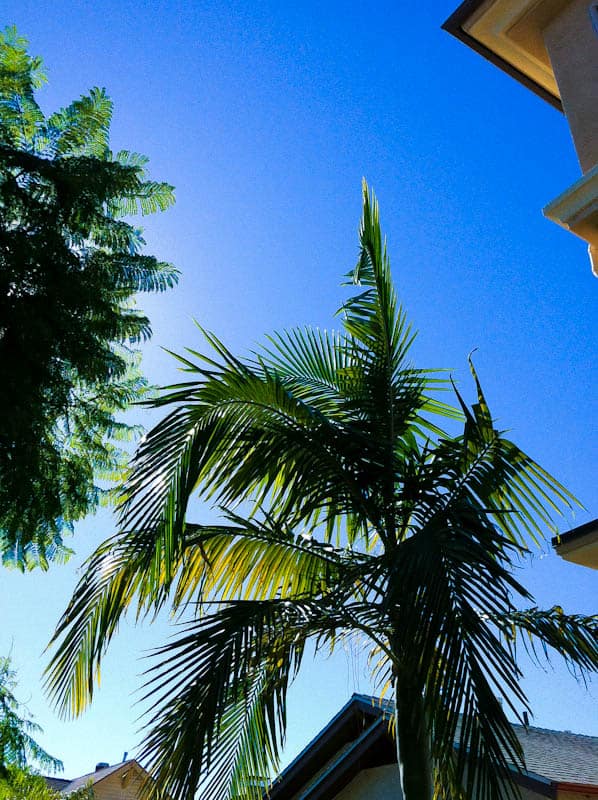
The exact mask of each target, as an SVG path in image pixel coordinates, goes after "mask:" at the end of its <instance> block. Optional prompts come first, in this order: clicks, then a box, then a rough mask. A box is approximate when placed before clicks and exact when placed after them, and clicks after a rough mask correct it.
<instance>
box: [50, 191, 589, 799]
mask: <svg viewBox="0 0 598 800" xmlns="http://www.w3.org/2000/svg"><path fill="white" fill-rule="evenodd" d="M350 286H352V287H353V291H354V294H353V295H352V296H351V297H350V299H349V300H348V301H347V302H346V303H345V304H344V306H343V307H342V309H341V311H340V314H341V316H342V323H343V328H342V330H341V331H340V332H336V333H335V332H332V333H328V332H322V331H319V330H312V329H309V328H307V329H301V330H291V331H288V332H284V333H282V334H279V335H276V336H273V337H271V338H270V339H269V341H268V343H267V345H266V346H265V347H264V348H262V349H261V350H260V351H259V352H257V353H256V354H255V355H254V356H253V357H251V358H249V359H243V360H242V359H240V358H237V357H236V356H235V355H233V354H232V353H231V352H230V351H228V350H227V348H226V347H225V346H224V345H223V344H222V343H221V342H220V341H219V340H218V339H217V338H216V337H215V336H214V335H213V334H210V333H207V332H205V331H202V333H203V335H204V337H205V339H206V341H207V344H208V345H209V348H210V352H208V353H205V352H196V351H189V352H188V353H187V355H185V356H184V357H179V360H180V362H181V364H182V367H183V370H184V371H185V372H186V373H187V376H188V380H187V381H186V382H184V383H181V384H180V385H177V386H171V387H166V388H165V389H164V390H163V391H162V393H161V395H160V396H159V397H158V398H157V399H155V400H153V401H152V405H153V406H154V407H157V408H164V409H165V411H166V416H165V417H164V419H163V420H162V421H161V422H160V423H159V424H158V425H157V426H156V427H155V428H154V429H153V430H152V431H151V432H150V433H149V434H148V436H147V437H145V439H144V440H143V442H142V443H141V445H140V447H139V448H138V450H137V453H136V455H135V458H134V460H133V464H132V471H131V475H130V477H129V478H128V480H127V482H126V484H125V487H124V489H123V492H122V495H121V499H120V507H119V511H120V530H119V532H118V533H117V534H116V535H115V536H114V537H112V538H111V539H108V540H107V541H106V542H105V543H104V544H103V545H101V546H100V548H99V549H98V550H97V551H96V553H94V554H93V556H92V557H91V558H90V559H89V561H88V563H87V566H86V569H85V572H84V575H83V577H82V578H81V581H80V583H79V586H78V587H77V589H76V590H75V593H74V595H73V598H72V599H71V602H70V604H69V606H68V608H67V610H66V611H65V614H64V616H63V618H62V620H61V621H60V623H59V625H58V628H57V631H56V633H55V636H54V640H53V642H54V646H55V648H56V651H55V654H54V657H53V660H52V663H51V665H50V667H49V669H48V673H47V686H48V690H49V693H50V695H51V696H52V698H53V699H54V701H55V702H56V703H57V705H58V706H59V707H60V709H61V710H62V712H63V713H64V714H66V715H75V714H78V713H80V712H81V711H82V710H83V709H84V708H85V707H86V706H87V704H88V703H89V702H90V701H91V700H92V697H93V692H94V684H95V681H96V679H97V676H98V674H99V670H100V667H101V662H102V658H103V655H104V653H105V651H106V648H107V647H108V645H109V643H110V640H111V639H112V637H113V636H114V634H115V633H116V631H117V629H118V625H119V621H120V620H121V619H122V616H123V615H124V614H125V613H126V612H127V611H131V612H132V613H134V614H135V615H136V617H137V618H142V617H145V616H150V617H151V616H153V615H154V614H155V613H157V612H159V611H160V610H161V609H163V608H165V607H170V610H171V611H172V613H173V614H174V615H175V616H180V615H183V618H184V620H185V622H184V625H183V628H182V630H181V631H180V634H179V636H178V637H176V638H174V639H173V640H171V641H170V642H169V643H168V644H166V645H165V646H164V647H162V648H161V649H160V650H158V651H157V652H156V653H155V654H154V658H153V662H152V665H151V666H150V668H149V670H148V672H147V676H146V677H147V681H146V686H145V697H144V702H145V703H146V704H147V716H146V721H147V726H148V729H147V735H146V738H145V741H144V745H143V748H142V756H141V757H142V758H143V759H144V760H145V762H146V763H147V764H148V766H149V768H150V770H151V772H152V774H153V776H154V778H155V780H156V783H155V786H154V789H155V791H156V793H159V792H160V791H164V792H166V793H167V794H168V795H170V796H171V797H173V798H175V800H191V798H192V797H194V796H195V793H196V792H197V790H198V787H200V788H201V796H202V797H203V798H205V799H206V800H216V799H218V800H220V799H222V800H224V798H230V797H243V798H252V799H253V800H261V797H262V789H261V786H260V781H259V780H256V776H268V775H271V774H272V772H273V771H275V770H276V769H277V765H278V758H279V753H280V747H281V745H282V743H283V741H284V736H285V730H286V692H287V687H288V685H289V683H290V682H291V681H292V679H293V677H294V676H295V674H296V672H297V670H298V669H299V668H300V666H301V662H302V659H303V656H304V654H305V652H306V645H307V643H308V642H311V643H313V644H314V645H315V649H316V651H320V650H324V651H325V652H328V651H329V650H330V649H334V648H335V647H337V646H338V645H339V643H341V642H342V641H343V640H346V639H350V638H352V637H354V638H355V639H356V641H357V644H363V643H364V642H366V643H368V644H367V646H368V649H369V655H370V663H371V665H372V672H373V675H374V677H375V678H376V680H377V681H378V684H379V689H380V691H381V692H390V693H394V695H395V698H396V701H397V718H396V730H397V731H398V733H399V737H398V738H399V756H400V761H401V767H402V784H403V787H402V788H403V793H404V795H405V797H406V800H415V799H416V798H417V800H419V799H420V798H421V799H422V800H429V798H430V796H431V794H432V791H433V790H434V791H435V792H436V794H437V796H438V797H439V798H441V797H449V796H450V797H451V798H462V797H468V798H473V797H475V798H476V800H506V798H510V797H512V796H513V794H515V788H514V786H513V784H512V782H511V780H510V775H511V773H510V765H513V766H514V767H515V768H519V769H522V768H523V754H522V751H521V747H520V745H519V742H518V740H517V738H516V736H515V734H514V733H513V730H512V728H511V726H510V724H509V722H508V720H507V717H506V710H509V711H510V712H511V713H513V714H514V715H515V716H518V717H519V718H522V713H523V711H524V710H526V709H527V708H528V706H527V700H526V698H525V695H524V693H523V691H522V689H521V687H520V681H519V678H520V670H519V667H518V665H517V659H516V646H517V641H518V640H521V641H523V643H524V645H525V646H526V647H528V648H531V651H532V653H536V655H537V657H539V658H542V657H543V655H544V654H547V653H548V652H550V649H551V648H552V649H553V650H554V652H556V653H558V654H560V655H562V656H564V657H565V659H567V660H568V661H569V663H570V664H571V666H572V667H573V668H576V669H579V670H582V671H583V672H584V673H586V672H588V673H589V672H591V671H594V670H596V669H597V668H598V620H597V618H595V617H590V618H587V617H581V616H576V615H567V614H565V613H564V612H563V611H562V609H551V610H550V611H547V612H542V611H539V610H538V609H536V608H535V607H534V606H533V598H532V597H531V596H530V594H529V592H528V591H527V590H526V589H525V587H524V586H522V585H521V584H520V583H519V582H518V581H517V580H516V579H515V577H514V566H515V564H516V563H517V562H518V560H519V559H521V558H522V557H524V556H525V554H526V552H527V547H528V543H529V542H530V541H539V540H542V538H543V536H544V532H545V530H546V529H547V528H549V529H550V528H551V526H552V525H553V517H554V515H555V514H557V513H560V510H561V509H563V508H568V507H570V506H571V504H572V503H573V502H574V499H573V498H572V496H571V495H570V494H569V493H568V492H567V491H566V490H565V489H564V488H563V487H562V486H561V485H560V484H559V483H558V482H557V481H556V480H555V479H554V478H552V477H551V476H550V475H548V474H547V473H546V472H545V471H544V470H543V469H542V468H541V467H540V466H539V465H538V464H537V463H536V462H534V461H533V460H532V459H531V458H530V457H529V456H527V455H526V454H525V453H523V452H522V451H521V450H520V449H519V448H518V447H517V445H515V444H514V443H513V442H512V441H510V440H509V439H508V438H506V436H505V434H504V433H503V432H502V431H500V430H498V429H497V428H496V427H495V425H494V422H493V419H492V415H491V413H490V410H489V408H488V406H487V403H486V399H485V397H484V394H483V391H482V389H481V386H480V384H479V381H478V378H477V375H476V373H475V370H474V368H473V364H472V365H471V373H472V376H473V382H474V385H475V388H476V392H477V398H476V401H475V403H474V404H473V405H471V406H470V405H469V404H468V403H466V402H465V401H464V400H463V398H462V397H461V395H460V394H459V392H458V391H457V390H456V389H454V388H453V387H451V383H450V381H447V380H446V379H445V378H444V377H443V375H442V373H439V372H435V371H430V370H422V369H419V368H417V367H415V366H414V365H413V364H412V363H411V361H410V360H409V359H410V345H411V343H412V341H413V333H412V331H411V329H410V327H409V325H408V323H407V321H406V317H405V313H404V311H403V310H402V308H401V306H400V304H399V302H398V299H397V296H396V293H395V290H394V287H393V284H392V280H391V275H390V264H389V259H388V255H387V252H386V246H385V243H384V241H383V238H382V234H381V230H380V223H379V218H378V208H377V204H376V202H375V200H374V199H373V196H372V195H371V194H370V193H369V192H368V190H367V187H364V195H363V217H362V223H361V229H360V254H359V259H358V263H357V266H356V267H355V269H354V270H353V271H352V272H351V273H350ZM355 289H356V290H357V291H356V292H355ZM438 391H444V392H445V396H446V393H447V392H451V393H452V396H453V397H454V398H456V402H455V407H453V406H451V405H447V404H446V403H444V402H442V401H441V399H439V398H440V397H441V396H442V395H440V396H439V395H438ZM447 420H448V421H450V427H451V429H452V430H455V431H456V432H455V433H454V434H452V435H449V434H448V433H446V432H445V431H444V430H443V428H444V427H448V423H447ZM193 495H194V496H195V497H199V498H201V499H203V500H209V501H211V502H212V503H214V504H215V505H216V506H220V507H221V508H222V520H221V522H220V524H214V525H198V524H192V523H191V522H189V521H188V520H187V508H188V504H189V501H190V498H191V497H192V496H193ZM235 508H236V509H237V511H233V510H232V509H235ZM242 509H245V512H244V514H241V513H240V512H241V510H242ZM247 509H249V511H247ZM516 603H522V604H523V605H524V609H523V610H519V608H518V607H517V605H516ZM499 697H500V698H502V700H503V702H504V709H503V706H502V705H501V703H500V702H499V699H498V698H499ZM455 742H456V743H457V744H458V745H459V747H458V748H457V749H455V747H454V745H455Z"/></svg>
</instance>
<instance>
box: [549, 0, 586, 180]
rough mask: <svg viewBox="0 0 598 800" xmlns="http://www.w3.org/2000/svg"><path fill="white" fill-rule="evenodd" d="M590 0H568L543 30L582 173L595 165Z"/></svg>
mask: <svg viewBox="0 0 598 800" xmlns="http://www.w3.org/2000/svg"><path fill="white" fill-rule="evenodd" d="M589 8H590V0H572V2H571V3H569V4H568V5H567V7H566V8H565V9H564V10H563V11H562V12H561V13H560V14H558V15H557V16H556V17H555V19H554V20H552V22H551V23H550V24H549V25H548V27H547V28H546V30H545V31H544V41H545V43H546V49H547V50H548V54H549V56H550V61H551V62H552V68H553V70H554V75H555V78H556V81H557V83H558V86H559V91H560V93H561V100H562V102H563V108H564V110H565V113H566V115H567V120H568V122H569V127H570V128H571V134H572V135H573V141H574V143H575V149H576V150H577V155H578V157H579V161H580V164H581V168H582V170H583V171H584V172H587V171H588V170H589V169H591V168H592V167H593V166H595V165H596V164H598V111H597V109H598V34H597V33H596V31H595V30H594V28H593V27H592V22H591V19H590V14H589Z"/></svg>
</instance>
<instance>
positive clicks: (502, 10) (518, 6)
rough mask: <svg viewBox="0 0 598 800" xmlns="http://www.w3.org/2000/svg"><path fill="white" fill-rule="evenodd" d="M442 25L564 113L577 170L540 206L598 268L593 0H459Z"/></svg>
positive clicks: (597, 35)
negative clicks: (574, 237)
mask: <svg viewBox="0 0 598 800" xmlns="http://www.w3.org/2000/svg"><path fill="white" fill-rule="evenodd" d="M443 28H444V29H445V30H447V31H448V32H449V33H452V34H453V35H454V36H456V37H457V38H458V39H460V40H461V41H462V42H464V43H465V44H466V45H468V46H469V47H471V48H472V49H473V50H475V51H476V52H478V53H480V54H481V55H482V56H484V57H485V58H487V59H488V60H489V61H491V62H492V63H493V64H495V65H496V66H498V67H499V68H500V69H502V70H504V71H505V72H506V73H507V74H509V75H511V76H512V77H513V78H515V79H516V80H518V81H520V82H521V83H522V84H523V85H524V86H526V87H527V88H528V89H530V90H531V91H533V92H535V94H537V95H538V96H539V97H541V98H543V99H544V100H546V101H548V102H549V103H550V104H551V105H553V106H554V107H555V108H558V109H559V110H561V111H563V112H564V113H565V115H566V117H567V121H568V123H569V128H570V130H571V135H572V137H573V143H574V145H575V149H576V151H577V156H578V159H579V163H580V166H581V169H582V173H583V175H582V177H581V178H580V179H579V180H577V181H575V182H574V183H573V185H572V186H570V187H569V188H567V189H565V190H564V191H563V192H562V193H561V194H560V195H559V196H558V197H557V198H556V199H555V200H553V201H552V202H550V203H548V205H546V207H545V208H544V210H543V213H544V215H545V216H546V217H548V219H551V220H553V221H554V222H556V223H557V224H559V225H561V226H562V227H563V228H565V229H566V230H569V231H571V232H573V233H574V234H576V235H577V236H579V237H580V238H582V239H584V240H585V241H586V242H587V243H588V245H589V248H588V249H589V254H590V261H591V263H592V270H593V272H594V274H595V275H598V3H596V2H590V0H465V2H463V3H462V4H461V5H460V6H459V7H458V8H457V9H456V11H455V12H454V13H453V14H452V15H451V16H450V17H449V19H447V20H446V22H445V23H444V25H443ZM555 155H556V154H555Z"/></svg>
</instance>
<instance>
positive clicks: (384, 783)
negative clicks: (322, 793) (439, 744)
mask: <svg viewBox="0 0 598 800" xmlns="http://www.w3.org/2000/svg"><path fill="white" fill-rule="evenodd" d="M521 796H522V800H547V798H546V797H545V796H544V795H541V794H538V793H536V792H533V791H531V790H530V789H522V791H521ZM335 800H402V793H401V789H400V786H399V770H398V767H397V766H396V764H391V765H389V766H386V767H375V768H374V769H364V770H362V771H361V772H360V773H359V775H357V776H356V777H355V778H354V779H353V780H352V781H351V783H349V784H348V785H347V786H345V788H344V789H343V790H342V791H341V792H340V793H339V794H337V795H336V797H335ZM558 800H585V799H584V798H581V797H580V796H579V795H578V796H577V797H576V798H571V797H562V798H561V796H560V795H559V798H558ZM592 800H596V798H592Z"/></svg>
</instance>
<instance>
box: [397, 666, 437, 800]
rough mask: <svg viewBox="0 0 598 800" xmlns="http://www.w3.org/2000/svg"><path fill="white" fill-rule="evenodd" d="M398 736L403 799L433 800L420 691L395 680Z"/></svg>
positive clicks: (428, 734)
mask: <svg viewBox="0 0 598 800" xmlns="http://www.w3.org/2000/svg"><path fill="white" fill-rule="evenodd" d="M395 702H396V714H395V725H396V727H395V735H396V744H397V761H398V764H399V772H400V775H401V789H402V791H403V799H404V800H432V798H433V795H434V778H433V770H432V757H431V753H430V733H429V730H428V726H427V725H426V718H425V712H424V703H423V698H422V695H421V690H420V689H419V688H418V687H417V685H414V684H410V682H407V681H400V680H398V679H397V680H395Z"/></svg>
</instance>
